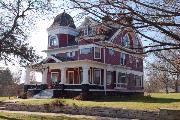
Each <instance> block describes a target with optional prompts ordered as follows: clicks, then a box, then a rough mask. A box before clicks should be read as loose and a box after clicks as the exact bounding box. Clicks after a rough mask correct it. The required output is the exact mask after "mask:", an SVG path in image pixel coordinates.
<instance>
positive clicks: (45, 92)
mask: <svg viewBox="0 0 180 120" xmlns="http://www.w3.org/2000/svg"><path fill="white" fill-rule="evenodd" d="M52 97H53V90H52V89H46V90H42V91H41V92H40V93H38V94H36V95H34V96H33V98H37V99H47V98H52Z"/></svg>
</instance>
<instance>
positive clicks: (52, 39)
mask: <svg viewBox="0 0 180 120" xmlns="http://www.w3.org/2000/svg"><path fill="white" fill-rule="evenodd" d="M49 45H50V46H52V47H53V46H58V39H57V37H56V36H50V37H49Z"/></svg>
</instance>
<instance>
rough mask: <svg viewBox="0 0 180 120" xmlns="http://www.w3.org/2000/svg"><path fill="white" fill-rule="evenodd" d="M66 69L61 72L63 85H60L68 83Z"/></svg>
mask: <svg viewBox="0 0 180 120" xmlns="http://www.w3.org/2000/svg"><path fill="white" fill-rule="evenodd" d="M66 69H67V68H65V67H63V68H60V70H61V83H60V84H65V83H66Z"/></svg>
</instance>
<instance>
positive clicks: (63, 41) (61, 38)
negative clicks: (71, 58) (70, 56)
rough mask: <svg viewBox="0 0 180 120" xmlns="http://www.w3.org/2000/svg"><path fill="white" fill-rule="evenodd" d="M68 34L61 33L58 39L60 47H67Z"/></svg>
mask: <svg viewBox="0 0 180 120" xmlns="http://www.w3.org/2000/svg"><path fill="white" fill-rule="evenodd" d="M67 38H68V35H66V34H59V35H58V39H59V47H66V46H67V45H68V44H67V43H68V41H67Z"/></svg>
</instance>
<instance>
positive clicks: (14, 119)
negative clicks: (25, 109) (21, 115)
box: [0, 115, 22, 120]
mask: <svg viewBox="0 0 180 120" xmlns="http://www.w3.org/2000/svg"><path fill="white" fill-rule="evenodd" d="M0 120H22V119H17V118H9V117H7V116H1V115H0Z"/></svg>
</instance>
